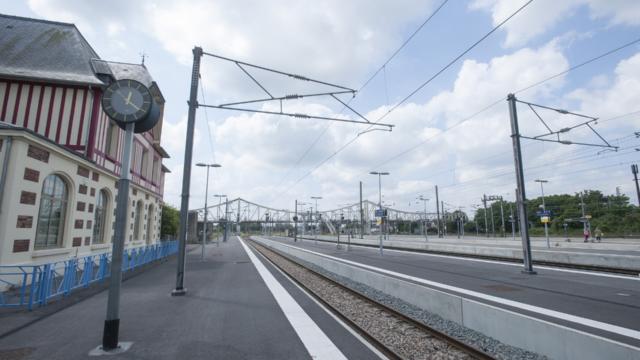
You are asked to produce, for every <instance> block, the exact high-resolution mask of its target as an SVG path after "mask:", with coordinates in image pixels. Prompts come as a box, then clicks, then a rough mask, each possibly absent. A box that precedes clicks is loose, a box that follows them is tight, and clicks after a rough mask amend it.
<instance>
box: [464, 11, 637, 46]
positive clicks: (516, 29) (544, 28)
mask: <svg viewBox="0 0 640 360" xmlns="http://www.w3.org/2000/svg"><path fill="white" fill-rule="evenodd" d="M525 3H526V0H521V1H514V0H476V1H474V2H473V3H472V4H471V9H481V10H485V11H489V12H490V13H491V17H492V19H493V24H494V25H497V24H499V23H500V22H502V21H503V20H504V19H506V18H507V17H508V16H509V15H511V14H512V13H513V12H514V11H516V10H517V9H518V8H520V7H521V6H522V5H523V4H525ZM582 6H588V8H589V11H590V14H591V17H592V18H604V19H608V20H609V21H610V23H611V24H613V25H621V24H623V25H640V2H638V1H635V0H613V1H612V0H562V1H556V0H535V1H534V2H532V3H531V4H530V5H529V6H527V8H526V9H524V10H523V11H522V12H520V13H519V14H518V15H516V17H514V18H513V19H511V20H510V21H509V22H507V23H506V24H505V25H504V29H506V32H507V37H506V39H505V42H504V45H505V46H507V47H516V46H521V45H524V44H526V43H527V42H528V41H529V40H531V39H534V38H536V37H538V36H540V35H542V34H544V33H547V32H549V31H551V30H552V29H553V28H554V26H555V25H556V24H557V23H559V22H560V21H563V20H565V19H567V18H569V17H572V16H573V15H574V13H575V12H576V10H578V8H580V7H582Z"/></svg>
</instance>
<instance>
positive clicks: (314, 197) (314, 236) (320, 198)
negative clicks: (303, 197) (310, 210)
mask: <svg viewBox="0 0 640 360" xmlns="http://www.w3.org/2000/svg"><path fill="white" fill-rule="evenodd" d="M311 199H312V200H315V202H316V221H317V222H318V223H317V224H315V225H314V227H313V238H314V239H315V240H316V244H317V243H318V231H317V229H316V227H318V226H320V219H319V218H318V200H322V196H312V197H311Z"/></svg>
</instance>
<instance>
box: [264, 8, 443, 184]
mask: <svg viewBox="0 0 640 360" xmlns="http://www.w3.org/2000/svg"><path fill="white" fill-rule="evenodd" d="M447 2H449V0H444V1H443V2H442V3H440V5H439V6H438V7H437V8H436V9H435V10H434V11H433V12H432V13H431V14H430V15H429V16H428V17H427V18H426V19H425V20H424V21H423V22H422V24H420V26H418V28H417V29H416V30H414V32H413V33H412V34H411V35H410V36H409V37H408V38H407V39H406V40H405V41H404V42H403V43H402V45H400V47H398V48H397V49H396V51H394V52H393V54H391V56H389V58H387V60H386V61H385V62H384V63H383V64H382V65H381V66H380V67H379V68H378V69H377V70H376V71H375V72H374V73H373V75H371V76H370V77H369V78H368V79H367V80H366V81H365V82H364V83H363V84H362V86H360V88H359V89H358V91H357V92H356V95H357V94H358V93H360V91H362V90H363V89H364V88H365V87H366V86H367V85H369V83H370V82H371V81H372V80H373V79H374V78H375V77H376V76H377V75H378V74H379V73H380V71H382V70H386V69H385V68H386V66H387V65H388V64H389V63H390V62H391V60H393V58H395V57H396V55H398V53H400V51H401V50H402V49H404V47H405V46H407V44H409V42H410V41H411V40H412V39H413V38H414V37H415V36H416V35H417V34H418V33H419V32H420V30H422V28H424V27H425V25H427V23H429V21H431V19H432V18H433V17H434V16H435V15H436V14H437V13H438V12H440V10H441V9H442V8H443V7H444V5H446V4H447ZM385 84H386V72H385ZM385 86H386V85H385ZM356 95H354V96H353V97H352V98H351V99H349V101H347V105H348V104H350V103H351V102H352V101H353V99H354V98H355V97H356ZM388 97H389V95H388V94H387V102H388ZM346 108H347V107H346V106H345V107H343V108H342V109H341V110H340V112H339V113H342V112H343V111H344V109H346ZM331 125H333V123H328V124H327V126H325V127H324V129H322V131H321V132H320V134H318V136H317V137H316V138H315V139H314V140H313V141H312V142H311V144H310V145H309V146H308V147H307V149H306V150H305V151H304V152H303V153H302V155H301V156H300V157H299V158H298V160H296V162H295V163H294V165H293V166H292V167H291V168H290V169H289V171H287V173H286V174H285V175H284V176H283V178H282V179H281V180H280V181H279V182H278V185H276V188H279V187H280V185H282V183H283V182H284V181H285V180H286V178H287V177H289V174H290V173H291V172H292V171H293V170H295V169H297V167H298V165H300V162H302V160H303V159H304V158H305V157H306V156H307V155H308V154H309V152H310V151H311V150H312V149H313V148H314V147H315V146H316V144H317V143H318V141H320V139H321V138H322V137H323V136H324V134H325V133H326V132H327V131H328V130H329V128H330V127H331Z"/></svg>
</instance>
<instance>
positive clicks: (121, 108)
mask: <svg viewBox="0 0 640 360" xmlns="http://www.w3.org/2000/svg"><path fill="white" fill-rule="evenodd" d="M151 101H153V100H152V99H151V93H150V92H149V89H148V88H147V87H146V86H144V85H143V84H142V83H140V82H138V81H135V80H128V79H123V80H118V81H116V82H114V83H112V84H111V85H109V87H107V89H106V90H105V92H104V94H103V95H102V108H103V109H104V112H105V113H106V114H107V115H109V117H110V118H112V119H113V120H116V121H120V122H123V123H129V122H136V121H139V120H141V119H144V118H145V117H146V116H147V114H149V110H150V109H151Z"/></svg>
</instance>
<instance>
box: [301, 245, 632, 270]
mask: <svg viewBox="0 0 640 360" xmlns="http://www.w3.org/2000/svg"><path fill="white" fill-rule="evenodd" d="M298 239H303V240H313V241H320V242H326V243H334V244H335V243H336V241H333V240H326V239H315V238H308V237H301V236H298ZM341 243H343V244H346V243H345V242H341ZM351 245H352V246H362V247H369V248H376V249H377V248H378V245H371V244H360V243H358V244H355V243H353V244H351ZM384 248H385V249H389V250H401V251H406V252H415V253H423V254H434V255H447V256H455V257H464V258H473V259H482V260H493V261H502V262H509V263H515V264H522V259H513V258H507V257H500V256H489V255H475V254H464V253H456V252H450V251H436V250H423V249H408V248H404V247H398V246H388V245H385V246H384ZM533 264H534V265H542V266H549V267H557V268H564V269H574V270H586V271H597V272H605V273H611V274H620V275H631V276H640V271H638V270H631V269H620V268H614V267H605V266H594V265H576V264H567V263H560V262H553V261H540V260H535V259H534V260H533Z"/></svg>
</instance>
